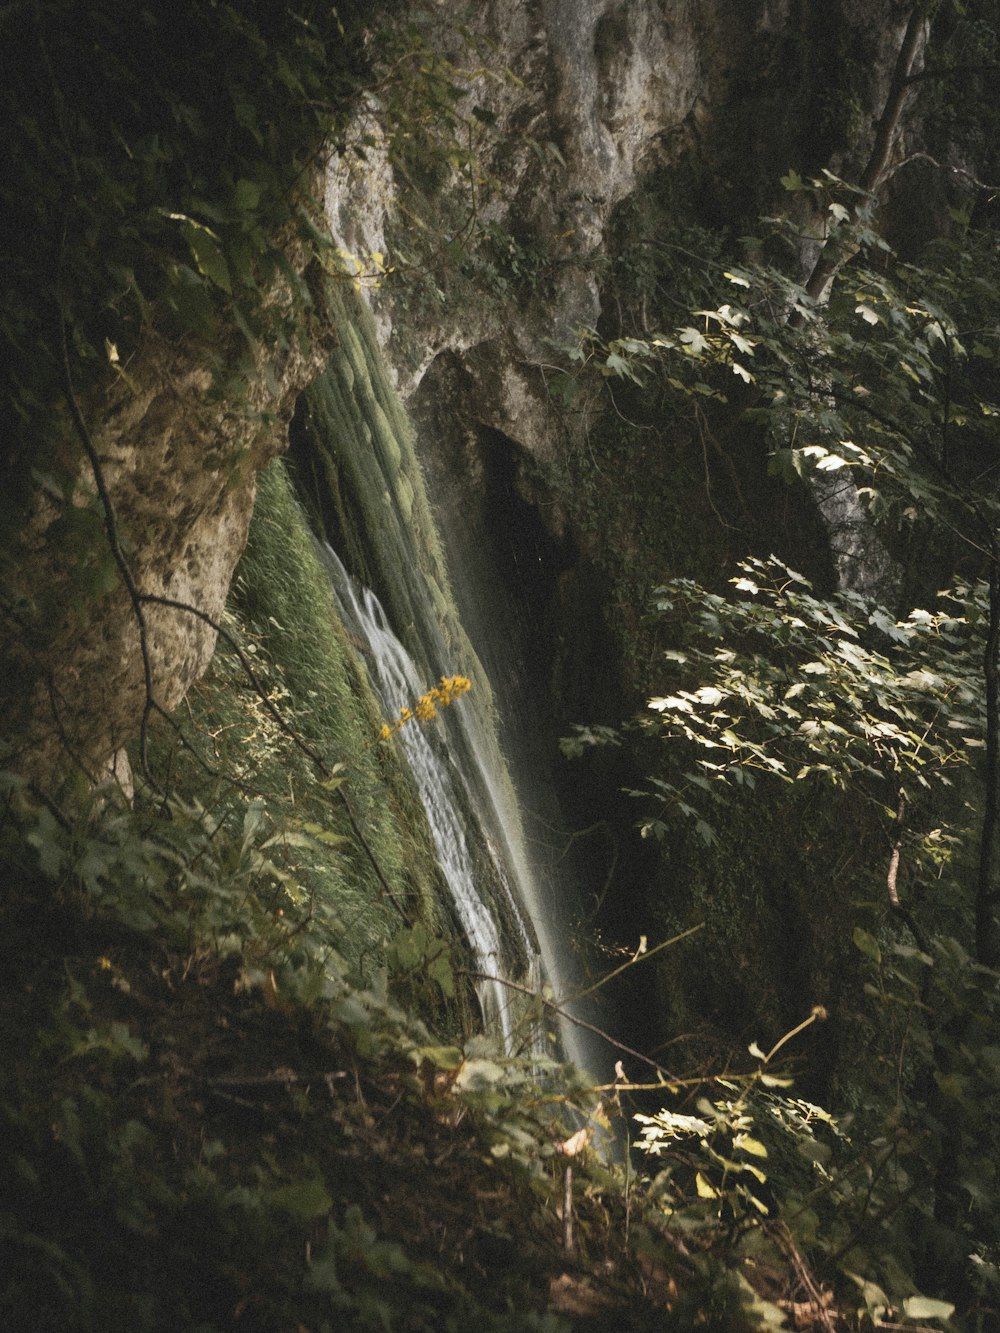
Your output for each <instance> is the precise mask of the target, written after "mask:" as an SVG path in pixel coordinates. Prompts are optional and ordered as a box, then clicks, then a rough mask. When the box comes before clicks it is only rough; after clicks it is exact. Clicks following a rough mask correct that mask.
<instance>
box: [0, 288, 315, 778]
mask: <svg viewBox="0 0 1000 1333" xmlns="http://www.w3.org/2000/svg"><path fill="white" fill-rule="evenodd" d="M275 299H278V300H280V299H281V296H280V294H277V293H276V297H275ZM310 325H311V327H310V328H309V332H310V333H311V334H312V338H311V341H310V342H309V343H308V349H307V350H303V346H300V345H299V344H298V343H293V344H292V345H291V346H290V348H289V350H288V351H287V352H285V353H283V354H282V355H281V356H274V355H273V354H271V353H268V354H267V355H266V357H265V355H264V354H263V353H261V355H260V356H259V358H258V363H257V366H256V371H255V372H253V373H250V374H248V375H247V376H245V377H244V379H243V380H242V382H241V383H240V384H238V385H237V386H235V387H234V386H233V385H232V384H230V385H229V386H228V388H227V392H226V393H225V394H224V395H223V394H220V393H219V392H218V391H217V389H216V387H215V386H214V384H213V377H212V374H211V373H210V372H209V370H208V369H207V368H206V365H207V363H208V352H209V349H208V348H207V347H205V346H203V345H199V343H198V342H197V340H195V339H190V338H189V339H185V340H182V341H180V342H178V343H174V342H170V341H167V340H166V339H164V338H163V337H161V336H158V335H156V334H153V333H149V334H147V336H146V337H145V338H144V340H143V343H142V345H141V347H140V348H139V350H138V351H137V352H136V353H135V355H134V356H133V357H131V358H130V360H129V362H128V364H127V365H126V366H124V367H122V373H120V374H119V375H118V376H117V378H116V379H115V380H114V382H113V383H112V384H111V386H110V388H107V387H105V388H104V389H103V391H101V392H100V393H98V392H92V393H89V394H84V395H81V397H80V399H79V400H78V401H77V402H76V403H75V408H76V409H78V415H77V413H76V412H75V411H72V410H71V406H72V405H71V404H67V405H66V406H65V408H64V410H63V411H62V414H61V418H60V425H61V429H62V431H63V434H64V437H65V452H66V455H67V456H68V457H77V458H78V459H79V464H78V469H79V470H78V479H77V483H76V486H75V488H74V490H73V493H72V494H71V495H67V494H65V493H60V491H59V490H57V489H56V488H53V487H51V486H50V487H49V488H48V489H47V490H46V489H42V490H40V491H39V496H38V500H37V503H36V506H35V510H34V514H33V516H32V518H31V520H30V522H29V523H28V525H27V526H26V527H25V528H23V529H22V531H21V532H20V533H18V534H17V535H16V536H14V537H12V538H11V539H10V541H9V543H8V545H7V549H6V550H5V552H4V557H5V566H6V571H5V572H6V580H5V581H6V585H7V586H6V589H5V599H4V611H5V617H4V618H5V620H6V622H7V623H6V625H5V631H6V632H5V639H4V644H3V649H2V654H0V656H2V662H0V715H2V717H3V719H4V738H5V741H6V744H7V747H8V749H7V753H6V754H5V756H4V757H3V766H4V767H6V768H8V769H13V770H15V771H16V772H18V773H19V774H21V775H22V776H24V777H26V778H28V779H29V780H31V781H34V782H36V783H37V784H39V785H41V786H43V787H45V788H47V789H50V790H51V789H55V788H58V787H59V786H60V785H62V784H63V783H64V781H65V780H66V779H67V778H68V777H70V776H71V774H72V773H73V772H74V771H82V772H83V774H84V775H85V776H86V778H87V779H88V780H90V781H91V782H93V781H96V780H99V779H100V778H101V777H103V776H105V775H107V774H108V773H109V772H113V773H115V774H116V775H117V776H118V777H119V778H121V779H122V780H123V781H124V782H125V783H126V785H127V784H128V782H129V776H128V766H127V761H125V759H124V751H123V749H122V747H123V746H124V744H125V742H126V741H129V740H132V739H133V738H135V737H136V736H138V735H140V733H141V732H142V731H143V730H144V724H145V723H146V722H148V721H149V719H150V717H151V716H152V715H153V714H154V713H155V712H156V711H158V710H161V709H162V710H164V711H169V710H170V709H172V708H174V707H175V706H176V705H177V704H178V703H179V702H180V700H181V699H182V698H183V697H184V694H185V692H186V691H187V689H188V688H189V687H190V685H191V684H192V682H194V681H195V680H197V678H198V677H199V676H200V675H201V673H202V672H203V671H204V670H205V667H206V666H207V664H208V662H209V660H210V658H211V656H212V652H213V650H214V647H215V641H216V631H215V629H214V627H213V622H217V621H218V619H219V617H220V616H221V614H222V611H223V607H224V604H225V600H226V596H227V594H228V591H229V586H230V582H231V579H232V575H233V570H234V568H235V565H236V562H237V560H238V559H239V556H240V554H241V552H242V550H243V547H244V545H245V542H246V535H247V528H248V524H249V520H250V515H251V512H252V509H253V501H254V494H255V479H256V473H257V470H258V469H259V468H260V467H261V466H263V464H264V463H266V462H267V461H268V459H270V458H272V457H273V456H274V455H276V454H278V453H279V452H281V451H282V450H283V449H284V448H285V447H286V444H287V423H288V420H289V419H290V416H291V413H292V410H293V408H294V404H295V399H296V396H297V394H298V393H299V391H300V390H301V389H302V388H303V387H304V385H305V384H307V383H308V382H309V381H310V380H311V379H312V378H313V377H314V376H315V375H316V374H317V373H318V372H319V370H320V369H321V367H322V365H323V364H324V363H325V360H326V358H327V356H328V355H329V351H330V347H331V345H332V341H333V339H334V336H335V335H334V332H333V330H332V328H331V327H330V324H329V321H328V320H326V319H325V318H324V317H323V314H322V311H321V309H319V308H317V310H316V311H315V312H314V314H313V317H312V319H311V320H310ZM211 350H212V352H213V353H214V354H215V363H216V364H218V362H219V357H218V353H219V351H220V349H219V348H218V347H215V348H213V349H211ZM236 351H237V349H236V347H234V348H233V353H234V356H233V364H235V363H236V356H235V353H236ZM225 359H226V358H225V356H223V357H222V361H223V362H225ZM74 418H75V420H74ZM83 436H86V437H87V440H86V448H85V447H83V446H84V440H83V439H82V438H81V437H83ZM88 449H89V451H90V452H91V455H92V456H91V457H90V458H88V457H87V456H85V455H86V452H87V450H88ZM95 462H96V469H95V466H94V463H95ZM116 548H117V552H118V558H117V560H116V557H115V549H116ZM122 563H124V565H125V566H126V567H127V573H126V572H125V571H123V569H122V568H121V565H122ZM129 583H131V585H132V586H131V588H130V587H129V586H127V585H128V584H129ZM137 595H138V598H137ZM157 598H161V599H164V600H166V601H169V602H173V603H177V604H179V605H178V606H166V605H161V604H157V602H156V601H155V600H154V599H157ZM188 608H190V609H188Z"/></svg>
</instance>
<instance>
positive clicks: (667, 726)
mask: <svg viewBox="0 0 1000 1333" xmlns="http://www.w3.org/2000/svg"><path fill="white" fill-rule="evenodd" d="M741 570H742V572H741V574H740V576H739V577H738V578H735V579H733V580H732V584H733V588H734V595H732V596H730V597H724V596H721V595H719V594H715V593H710V592H708V591H707V590H706V589H704V588H701V587H699V586H698V585H696V584H694V583H693V582H692V581H690V580H678V581H675V582H674V583H672V584H670V585H667V586H665V587H663V588H660V589H658V590H657V591H656V593H655V594H654V598H655V600H654V607H655V612H656V614H657V615H658V616H662V617H664V618H666V619H667V620H668V622H669V624H670V626H671V629H672V631H673V636H675V637H676V639H677V641H678V647H676V648H671V649H668V650H666V652H665V654H664V662H665V664H666V665H667V667H668V669H669V670H671V671H672V672H673V673H675V674H676V676H677V677H678V687H677V688H676V689H675V690H674V692H672V693H670V694H664V695H659V696H657V697H654V698H653V699H651V700H650V701H649V709H650V711H651V713H653V714H654V715H655V716H656V717H657V718H658V722H653V721H652V720H650V721H648V722H647V723H646V725H647V726H651V727H652V728H653V729H654V730H655V731H656V732H657V734H659V735H660V736H661V737H662V739H663V740H665V741H667V742H668V745H667V747H666V750H665V753H666V754H667V755H668V756H669V760H670V767H671V771H672V772H673V773H675V774H677V777H675V778H667V777H664V778H658V779H657V784H656V794H657V796H658V798H659V799H660V800H661V801H663V802H664V803H666V804H667V806H668V808H669V809H670V812H671V813H672V814H681V815H685V816H689V817H694V818H697V819H698V820H699V821H700V823H699V827H702V828H706V824H707V823H708V821H709V820H710V808H709V807H710V806H711V804H712V803H717V802H719V801H724V800H725V799H726V795H725V789H726V788H727V787H730V786H732V785H734V784H735V785H738V786H741V787H750V788H753V786H754V785H755V784H756V782H757V779H758V778H759V777H760V776H762V775H766V776H771V777H774V778H778V779H780V780H781V781H784V782H799V781H803V780H805V779H821V780H824V781H827V782H830V783H831V784H832V785H833V786H834V787H841V788H843V787H846V785H847V784H848V783H850V784H851V789H852V791H853V792H855V793H857V792H859V791H862V792H865V793H866V794H867V795H868V796H869V799H870V800H871V801H872V802H873V803H874V804H875V805H876V806H883V807H888V808H889V812H890V814H891V815H892V814H894V810H895V805H896V799H897V795H898V792H899V790H900V789H903V790H905V791H909V792H912V793H913V794H914V796H916V794H917V792H918V791H919V789H921V788H922V789H925V790H929V789H930V787H931V785H932V784H934V783H944V784H950V783H951V782H952V780H953V779H952V774H953V771H954V770H956V769H961V768H963V767H965V766H966V765H967V764H968V763H969V759H970V753H971V751H972V750H973V749H975V748H976V747H981V746H982V745H983V739H982V731H983V719H982V712H981V698H980V690H979V673H980V662H979V652H980V647H979V642H978V635H979V631H980V627H981V624H982V620H983V617H984V614H985V609H984V598H983V590H982V589H981V588H979V589H972V588H969V587H968V586H966V585H964V584H960V585H958V586H956V587H955V588H954V589H952V590H950V591H948V592H946V593H943V594H941V597H940V599H939V602H938V605H937V607H936V608H935V609H934V610H933V611H926V610H923V609H915V610H913V611H911V612H910V614H909V615H908V616H907V617H906V618H905V619H904V620H901V621H897V620H895V619H893V617H892V616H891V615H890V614H889V612H888V611H886V610H885V608H883V607H880V606H878V605H877V604H875V603H873V602H871V601H869V600H866V599H865V598H863V597H861V596H860V595H858V594H841V595H839V596H836V597H832V598H826V599H819V598H817V597H815V596H814V595H813V593H812V589H811V585H809V583H808V582H807V581H806V580H805V579H803V578H802V576H801V575H799V574H796V573H795V572H794V571H793V570H790V569H788V568H787V566H785V565H783V564H782V563H781V562H780V561H778V560H776V559H773V558H772V559H771V560H768V561H764V560H748V561H745V562H743V564H742V566H741ZM735 594H743V596H736V595H735ZM686 682H692V684H693V683H694V682H697V684H696V685H694V687H693V688H685V687H684V685H685V683H686ZM644 831H646V832H655V831H656V828H655V826H654V825H649V826H646V827H645V829H644ZM705 836H706V837H708V836H710V833H709V830H708V828H706V831H705ZM948 840H949V839H948V835H947V834H946V833H943V832H942V830H941V829H940V828H939V829H937V830H936V831H935V833H934V842H935V845H936V847H937V848H938V850H939V852H940V853H941V854H944V853H945V850H946V846H947V843H948Z"/></svg>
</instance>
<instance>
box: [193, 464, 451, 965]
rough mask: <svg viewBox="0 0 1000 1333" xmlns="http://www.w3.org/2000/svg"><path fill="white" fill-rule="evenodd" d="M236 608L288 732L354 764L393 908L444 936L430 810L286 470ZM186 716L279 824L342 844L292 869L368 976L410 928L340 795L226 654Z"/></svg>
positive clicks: (352, 798) (261, 512)
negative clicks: (401, 755) (316, 830)
mask: <svg viewBox="0 0 1000 1333" xmlns="http://www.w3.org/2000/svg"><path fill="white" fill-rule="evenodd" d="M231 610H232V615H233V625H232V629H233V632H234V633H235V634H236V635H237V636H238V638H239V639H240V641H241V642H242V644H243V646H244V649H245V651H247V653H248V654H249V655H250V656H251V658H252V660H253V662H254V664H255V670H256V672H257V674H258V676H259V677H260V678H261V679H262V680H263V681H264V683H265V684H266V686H267V689H268V693H269V695H270V697H272V698H273V699H274V701H275V702H276V704H277V705H278V707H279V708H280V709H281V711H282V713H283V714H284V715H285V716H286V717H287V719H288V720H289V722H290V724H291V725H292V726H293V727H294V728H295V730H296V732H297V733H298V734H299V735H300V736H301V737H302V738H303V739H304V740H305V741H306V742H307V743H308V744H309V745H310V746H311V747H313V748H314V749H315V750H317V751H318V752H319V753H320V754H321V755H322V757H323V759H324V762H325V763H326V764H327V765H329V766H331V767H332V766H333V765H335V764H338V763H343V764H345V765H346V782H345V784H344V787H343V791H344V793H345V794H346V797H347V799H348V801H349V802H350V804H351V808H352V809H353V811H354V814H355V816H356V818H357V820H358V822H359V823H360V825H361V827H362V829H363V831H364V836H365V840H366V841H367V842H368V844H369V846H370V848H371V850H372V852H373V854H374V856H375V858H376V860H377V861H378V864H379V866H380V868H381V870H382V872H383V874H384V876H385V877H386V879H387V880H388V882H389V883H390V885H391V886H392V888H393V893H394V896H395V897H396V899H397V900H398V902H399V903H400V904H402V905H403V907H404V908H405V910H406V911H407V912H408V913H409V914H410V915H411V916H413V917H414V918H419V919H423V920H425V921H427V922H428V923H430V924H432V925H434V926H436V927H441V926H444V925H446V924H447V915H446V910H445V908H444V907H443V905H442V889H441V881H440V872H439V870H438V868H437V863H436V857H435V853H434V849H433V844H432V842H431V838H430V833H429V830H428V828H427V823H426V819H425V817H424V813H423V808H422V806H421V804H420V800H419V797H418V795H417V793H416V790H415V788H414V787H413V784H412V781H411V779H410V776H409V772H408V770H407V769H406V768H405V767H404V766H403V765H401V763H400V762H399V759H398V757H397V754H396V752H395V749H394V747H392V746H386V745H384V744H382V743H380V742H378V741H377V739H376V738H377V735H378V730H379V727H380V726H381V723H382V721H383V719H382V716H381V710H380V705H379V702H378V700H377V698H376V696H375V695H374V693H373V691H372V688H371V685H370V682H369V678H368V673H367V670H366V668H365V666H364V663H363V662H362V661H361V659H360V657H359V653H358V649H357V647H356V646H355V645H353V644H352V643H351V642H350V640H349V638H348V636H347V633H346V631H345V630H344V628H343V626H342V624H341V622H340V619H339V615H338V612H337V608H336V605H335V602H334V598H333V594H332V592H331V588H330V583H329V579H328V577H327V575H326V573H325V571H324V569H323V566H322V564H321V563H320V561H319V558H318V556H317V554H316V550H315V547H314V544H313V539H312V537H311V534H310V532H309V529H308V526H307V524H306V522H305V518H304V516H303V514H302V511H301V510H300V508H299V506H298V504H297V502H296V500H295V498H294V496H293V494H292V490H291V486H290V484H289V481H288V477H287V474H286V472H285V469H284V466H283V465H282V464H281V463H280V462H277V463H274V464H272V465H271V467H270V468H269V469H268V470H267V471H266V472H264V473H263V474H262V475H261V478H260V486H259V491H258V498H257V506H256V509H255V512H254V518H253V523H252V525H251V529H250V536H249V541H248V543H247V549H246V552H245V554H244V556H243V559H242V560H241V562H240V565H239V567H238V570H237V574H236V579H235V582H234V596H233V599H232V603H231ZM191 710H192V716H193V721H194V722H195V725H196V728H197V730H199V731H200V732H202V733H204V734H208V735H211V736H213V737H215V738H216V741H215V750H216V754H215V756H214V758H215V759H216V761H218V762H221V763H222V765H223V766H224V767H225V769H226V771H227V772H229V773H231V774H232V775H233V776H237V777H239V778H242V779H244V780H246V781H247V782H250V783H252V785H253V786H254V788H255V789H257V790H259V791H260V792H261V793H262V794H263V795H264V796H265V797H266V799H267V803H268V809H269V811H270V812H271V814H272V816H273V817H275V818H281V817H285V818H291V819H293V820H296V821H305V822H308V823H311V824H317V825H319V826H321V827H323V828H325V829H326V830H327V831H328V832H331V833H334V834H337V835H340V836H342V837H344V838H345V840H346V841H345V842H344V843H343V844H341V845H340V846H339V847H337V848H335V849H331V851H330V853H329V855H326V856H321V857H318V856H316V855H315V854H310V853H303V854H302V855H301V856H299V857H298V858H297V863H296V867H295V871H296V874H297V875H298V877H299V879H300V880H301V884H302V890H303V892H305V893H307V894H315V895H319V896H320V897H321V898H322V899H323V901H324V903H325V905H326V907H327V908H328V909H329V910H331V911H332V912H333V913H334V915H335V917H336V919H337V921H338V922H339V924H340V926H341V928H342V933H341V934H340V935H339V936H338V938H337V940H336V944H337V947H338V949H339V951H340V952H341V953H343V954H344V955H345V956H347V957H348V958H349V959H350V960H351V961H352V962H353V963H355V964H356V965H358V966H361V967H362V968H363V969H364V970H366V971H370V970H371V968H372V966H374V965H377V964H378V962H379V960H380V959H381V958H382V956H383V952H384V947H385V943H386V941H387V939H388V938H389V937H391V935H393V934H394V933H395V931H396V930H398V929H399V927H400V925H401V924H402V922H401V920H400V917H399V914H398V912H397V910H396V909H395V907H394V906H393V904H392V903H391V902H389V901H386V896H385V892H384V890H383V888H382V886H381V884H380V883H379V881H378V878H377V877H376V875H375V872H374V871H373V869H372V867H371V864H370V861H369V859H368V856H367V854H366V853H365V851H364V849H363V848H362V847H360V846H359V845H358V842H357V838H356V836H355V835H354V832H353V830H352V829H351V827H350V823H349V820H348V819H347V817H346V812H345V810H344V808H343V806H342V803H341V801H340V797H339V795H338V794H336V793H330V792H328V791H326V790H324V788H323V787H322V786H321V775H320V774H318V773H317V772H316V770H315V768H314V766H313V764H312V763H311V761H310V760H309V758H308V757H307V756H306V755H305V754H303V753H302V752H301V750H299V749H297V748H296V746H295V745H294V743H293V742H291V741H290V740H289V739H288V738H287V737H286V736H284V735H283V734H282V733H281V732H280V730H279V728H278V727H277V725H276V723H275V722H274V720H273V718H272V717H271V716H270V715H269V714H268V713H267V711H266V710H265V709H264V707H263V706H262V704H261V701H260V699H259V697H258V695H257V693H256V691H255V690H254V688H253V686H252V684H251V683H250V682H249V681H248V680H247V679H246V677H245V673H244V672H243V670H242V668H241V666H240V664H239V663H238V662H237V661H236V659H235V657H234V655H233V654H232V652H231V651H230V650H229V649H228V648H227V647H226V645H225V644H223V645H222V646H221V647H220V650H219V652H218V654H217V655H216V659H215V661H214V662H213V665H212V669H211V670H210V672H209V674H208V675H207V676H206V678H205V679H204V681H202V682H201V683H200V684H199V686H198V687H196V689H195V690H194V691H193V692H192V701H191ZM191 777H192V780H194V779H196V775H195V774H192V775H191Z"/></svg>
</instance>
